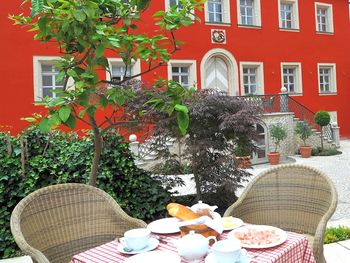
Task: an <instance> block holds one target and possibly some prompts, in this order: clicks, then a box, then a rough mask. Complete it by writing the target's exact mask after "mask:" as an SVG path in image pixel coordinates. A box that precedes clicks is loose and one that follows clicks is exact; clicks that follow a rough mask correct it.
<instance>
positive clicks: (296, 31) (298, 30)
mask: <svg viewBox="0 0 350 263" xmlns="http://www.w3.org/2000/svg"><path fill="white" fill-rule="evenodd" d="M279 31H285V32H294V33H298V32H300V29H299V28H284V27H280V28H279Z"/></svg>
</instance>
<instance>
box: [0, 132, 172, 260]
mask: <svg viewBox="0 0 350 263" xmlns="http://www.w3.org/2000/svg"><path fill="white" fill-rule="evenodd" d="M10 140H11V145H12V148H13V150H12V153H11V154H10V155H9V154H8V149H7V143H6V135H5V134H3V133H0V258H7V257H10V256H12V255H14V254H15V253H16V251H17V250H18V248H17V247H16V244H15V242H14V239H13V237H12V234H11V230H10V217H11V212H12V210H13V209H14V207H15V206H16V204H17V203H18V202H19V201H20V200H21V199H22V198H24V197H25V196H27V195H28V194H30V193H31V192H33V191H35V190H37V189H39V188H42V187H45V186H48V185H52V184H58V183H68V182H74V183H87V182H88V180H89V174H90V173H89V172H90V168H91V161H92V154H93V140H92V138H91V137H90V136H85V137H82V138H79V137H78V136H77V135H76V134H74V133H62V132H57V131H53V132H50V133H48V134H42V133H40V132H39V131H38V130H35V129H33V130H29V131H28V132H26V133H25V134H24V135H23V141H24V142H26V143H24V144H25V147H23V150H21V146H20V137H11V138H10ZM104 146H105V147H104V148H103V152H102V159H101V162H100V165H99V174H98V179H97V186H98V187H99V188H101V189H103V190H104V191H106V192H107V193H108V194H110V195H111V196H112V197H113V198H114V199H115V200H116V201H117V202H118V204H119V205H120V206H121V207H122V208H123V209H124V211H125V212H126V213H128V214H129V215H131V216H133V217H137V218H140V219H143V220H145V221H150V220H153V219H156V218H159V217H161V216H163V215H164V213H165V205H166V204H167V203H168V202H169V201H170V194H169V192H168V191H167V190H165V189H163V187H162V186H161V182H159V181H158V180H156V179H155V178H153V177H151V176H150V174H149V173H148V172H146V171H144V170H142V169H139V168H138V167H137V166H136V165H135V164H134V159H133V156H132V155H131V154H130V152H129V148H128V144H127V143H125V142H124V139H123V137H122V136H120V135H118V134H116V133H113V132H110V133H108V134H106V135H105V136H104ZM22 151H24V152H25V153H26V154H25V155H26V162H25V173H22V162H21V153H22Z"/></svg>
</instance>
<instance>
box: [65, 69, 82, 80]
mask: <svg viewBox="0 0 350 263" xmlns="http://www.w3.org/2000/svg"><path fill="white" fill-rule="evenodd" d="M67 74H68V75H69V76H71V77H73V78H78V77H79V76H78V74H77V73H76V72H75V70H73V69H69V70H68V71H67Z"/></svg>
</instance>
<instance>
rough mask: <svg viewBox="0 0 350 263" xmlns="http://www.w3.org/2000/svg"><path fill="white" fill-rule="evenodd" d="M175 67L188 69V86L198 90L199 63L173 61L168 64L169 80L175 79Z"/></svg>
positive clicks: (194, 61) (180, 60)
mask: <svg viewBox="0 0 350 263" xmlns="http://www.w3.org/2000/svg"><path fill="white" fill-rule="evenodd" d="M173 67H188V68H189V74H188V77H189V78H188V85H189V87H192V86H194V87H195V88H197V62H196V60H182V59H172V60H170V61H169V62H168V80H172V79H173V75H172V68H173Z"/></svg>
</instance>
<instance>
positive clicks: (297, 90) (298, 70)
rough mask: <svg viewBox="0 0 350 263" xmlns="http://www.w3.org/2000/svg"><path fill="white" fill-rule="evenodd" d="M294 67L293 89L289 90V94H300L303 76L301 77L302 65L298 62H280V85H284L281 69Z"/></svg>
mask: <svg viewBox="0 0 350 263" xmlns="http://www.w3.org/2000/svg"><path fill="white" fill-rule="evenodd" d="M285 67H286V68H295V70H296V71H295V91H294V92H289V91H288V93H289V95H299V96H300V95H302V94H303V78H302V72H303V71H302V66H301V63H300V62H282V63H281V87H284V81H283V69H284V68H285Z"/></svg>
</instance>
